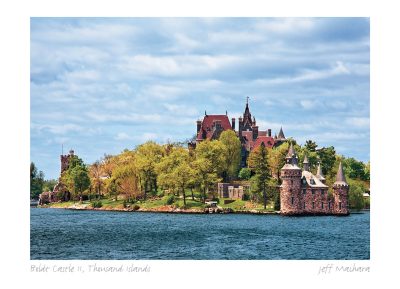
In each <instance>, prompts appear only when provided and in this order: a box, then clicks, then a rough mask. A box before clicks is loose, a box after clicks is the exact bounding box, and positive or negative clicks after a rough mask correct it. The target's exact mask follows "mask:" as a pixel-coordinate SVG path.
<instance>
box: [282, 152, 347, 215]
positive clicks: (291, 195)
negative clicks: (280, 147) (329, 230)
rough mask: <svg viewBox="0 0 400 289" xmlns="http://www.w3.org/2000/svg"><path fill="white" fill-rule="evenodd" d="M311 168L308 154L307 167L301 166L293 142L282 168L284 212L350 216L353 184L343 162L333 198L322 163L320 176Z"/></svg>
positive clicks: (319, 167) (333, 189) (305, 164)
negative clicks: (347, 177) (345, 173)
mask: <svg viewBox="0 0 400 289" xmlns="http://www.w3.org/2000/svg"><path fill="white" fill-rule="evenodd" d="M309 170H310V168H309V163H308V159H307V156H305V158H304V161H303V170H302V169H301V168H300V167H298V159H297V155H296V152H295V150H294V148H293V145H291V146H290V148H289V151H288V154H287V156H286V161H285V165H284V166H283V167H282V169H281V179H282V184H281V186H280V199H281V214H284V215H348V214H349V209H348V193H349V185H348V184H347V182H346V178H345V176H344V172H343V167H342V163H340V164H339V169H338V172H337V176H336V181H335V183H334V184H333V187H332V193H333V194H332V196H331V197H330V196H329V195H328V189H329V187H328V186H327V185H326V184H325V178H324V176H323V174H322V169H321V165H320V164H319V165H318V170H317V174H316V175H313V174H312V173H311V172H310V171H309Z"/></svg>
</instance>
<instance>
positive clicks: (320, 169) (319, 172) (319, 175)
mask: <svg viewBox="0 0 400 289" xmlns="http://www.w3.org/2000/svg"><path fill="white" fill-rule="evenodd" d="M317 176H318V177H319V178H324V174H323V173H322V168H321V163H318V168H317Z"/></svg>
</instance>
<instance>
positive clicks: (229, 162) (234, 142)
mask: <svg viewBox="0 0 400 289" xmlns="http://www.w3.org/2000/svg"><path fill="white" fill-rule="evenodd" d="M219 140H220V142H221V143H222V144H223V145H225V148H226V149H225V159H226V162H225V164H226V167H225V172H226V175H227V179H228V180H231V179H233V178H235V177H236V176H237V174H238V171H239V168H240V158H241V154H240V153H241V148H242V146H241V143H240V140H239V138H238V137H237V136H236V133H235V132H234V131H233V130H226V131H223V132H222V133H221V135H220V137H219Z"/></svg>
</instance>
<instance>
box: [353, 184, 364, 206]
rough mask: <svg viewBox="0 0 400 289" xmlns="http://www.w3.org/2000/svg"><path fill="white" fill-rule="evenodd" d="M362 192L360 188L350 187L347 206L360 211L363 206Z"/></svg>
mask: <svg viewBox="0 0 400 289" xmlns="http://www.w3.org/2000/svg"><path fill="white" fill-rule="evenodd" d="M363 193H364V192H363V190H362V188H360V187H350V192H349V205H350V208H353V209H355V210H356V211H360V210H362V209H363V208H364V206H365V201H364V196H363Z"/></svg>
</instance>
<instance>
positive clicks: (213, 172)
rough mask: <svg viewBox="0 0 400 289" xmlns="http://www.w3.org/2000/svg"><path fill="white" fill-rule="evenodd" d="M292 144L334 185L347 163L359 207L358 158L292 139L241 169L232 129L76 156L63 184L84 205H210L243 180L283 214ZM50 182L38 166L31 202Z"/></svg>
mask: <svg viewBox="0 0 400 289" xmlns="http://www.w3.org/2000/svg"><path fill="white" fill-rule="evenodd" d="M289 143H292V144H293V145H294V147H295V150H296V152H297V154H298V156H299V166H300V167H302V160H303V159H304V156H305V155H307V157H308V160H309V164H310V170H311V171H312V172H313V173H314V174H315V173H316V169H317V166H318V163H320V164H321V166H322V171H323V173H324V175H325V177H326V182H327V185H329V186H331V185H332V184H333V183H334V181H335V176H336V170H337V167H338V164H339V162H340V161H342V163H343V167H344V170H345V174H346V176H347V178H348V182H349V183H350V185H351V187H350V188H351V189H350V190H351V195H355V196H356V198H352V199H351V202H353V205H354V203H356V202H357V201H359V199H360V198H359V197H360V192H361V196H362V193H363V192H364V191H366V190H368V188H369V162H368V163H367V164H364V163H363V162H360V161H357V160H355V159H354V158H344V157H343V156H340V155H337V154H336V152H335V149H334V147H332V146H331V147H322V148H318V145H317V144H316V143H315V142H313V141H311V140H309V141H307V142H306V143H305V144H304V145H303V146H300V145H298V144H297V143H296V141H295V140H293V139H289V140H288V142H285V143H283V144H282V145H280V146H278V147H276V148H272V149H271V148H267V147H265V146H264V144H263V143H262V144H261V145H260V146H259V147H258V148H257V149H254V150H253V151H252V152H251V153H250V155H249V157H248V161H247V167H246V168H242V169H240V159H241V143H240V140H239V139H238V137H237V136H236V134H235V132H234V131H232V130H227V131H224V132H222V133H221V135H220V138H219V139H218V140H212V141H210V140H205V141H202V142H200V143H199V144H197V146H196V149H188V148H186V147H184V146H183V145H182V144H180V143H167V144H163V145H161V144H157V143H155V142H153V141H148V142H146V143H144V144H141V145H139V146H137V147H136V148H135V149H133V150H128V149H125V150H124V151H123V152H121V153H120V154H118V155H104V156H103V157H102V158H101V159H99V160H97V161H96V162H94V163H93V164H91V165H86V164H84V162H83V161H82V159H80V158H79V157H78V156H76V155H75V156H72V159H71V160H70V163H69V167H68V169H67V170H66V171H65V172H63V174H62V175H61V182H62V183H63V184H64V185H65V187H64V189H65V190H68V191H69V192H71V193H72V195H73V197H74V198H75V199H80V200H82V198H83V196H88V197H89V198H91V197H100V196H105V195H107V196H109V197H112V198H114V199H115V200H117V199H118V197H119V196H121V195H123V196H124V199H127V200H128V201H131V200H138V199H142V200H146V199H148V198H149V197H152V196H155V195H159V194H164V193H167V194H171V195H175V196H177V197H182V198H183V202H184V204H186V198H187V193H188V195H189V197H191V198H192V199H194V198H195V195H196V196H197V197H198V198H200V199H201V200H202V201H205V200H206V199H207V198H208V197H209V196H210V195H211V196H214V197H216V183H218V182H230V181H235V180H241V181H243V182H248V183H249V184H250V187H251V190H250V192H248V193H247V194H246V197H247V198H250V199H252V200H254V201H257V202H260V203H261V202H262V203H263V205H264V208H265V207H266V205H267V202H268V201H274V203H275V208H276V209H279V188H278V186H279V184H280V175H279V174H280V169H281V168H282V166H283V165H284V163H285V156H286V154H287V151H288V147H289ZM32 165H33V167H34V168H33V169H32ZM44 182H45V181H44V176H43V173H41V172H38V171H37V169H36V167H35V166H34V164H33V163H32V164H31V197H32V196H33V197H35V196H37V195H38V192H39V191H43V189H44V188H45V187H44ZM41 183H42V185H41ZM46 189H49V190H51V189H50V188H48V187H47V188H46ZM353 199H354V200H353Z"/></svg>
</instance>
